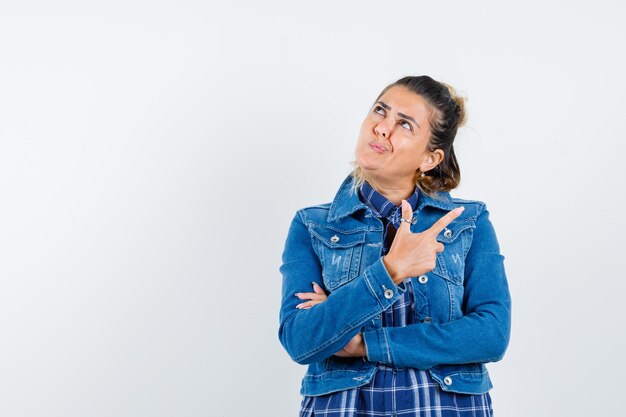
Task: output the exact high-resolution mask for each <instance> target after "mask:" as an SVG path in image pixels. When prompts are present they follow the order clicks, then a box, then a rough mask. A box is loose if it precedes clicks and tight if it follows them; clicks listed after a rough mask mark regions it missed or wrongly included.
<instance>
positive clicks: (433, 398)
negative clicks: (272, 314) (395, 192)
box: [300, 182, 493, 417]
mask: <svg viewBox="0 0 626 417" xmlns="http://www.w3.org/2000/svg"><path fill="white" fill-rule="evenodd" d="M359 191H360V192H359V198H360V199H361V201H363V202H364V203H365V204H367V205H368V206H369V207H370V209H371V210H372V212H373V213H374V215H375V216H377V217H379V218H381V220H382V221H383V225H384V238H383V242H384V245H383V249H382V254H381V255H384V254H386V253H387V252H388V251H389V247H390V246H391V242H389V241H388V240H389V239H388V238H387V237H388V236H390V234H389V233H390V230H391V228H392V227H393V228H396V229H397V228H398V227H399V226H400V218H401V217H402V207H397V206H395V205H394V204H393V203H392V202H390V201H389V200H387V199H386V198H385V197H384V196H383V195H382V194H380V193H379V192H378V191H376V190H375V189H374V188H372V186H371V185H370V184H369V183H367V182H365V183H364V184H363V186H362V187H361V188H360V190H359ZM418 196H419V191H418V189H417V188H416V189H415V191H414V192H413V194H411V196H410V197H409V198H408V199H407V201H408V202H409V204H410V205H411V207H412V208H413V210H415V207H416V205H417V200H418ZM404 283H405V285H406V288H407V290H406V291H405V293H404V296H403V297H402V298H400V299H398V300H397V301H396V302H395V303H394V304H393V305H392V306H391V308H389V309H388V310H386V311H385V313H384V314H383V317H382V325H383V326H384V327H402V326H406V325H410V324H415V323H417V320H416V319H415V317H416V314H415V302H414V300H415V297H414V291H413V284H412V281H411V280H410V279H407V280H405V281H404ZM313 416H315V417H319V416H323V417H362V416H376V417H382V416H391V417H396V416H398V417H399V416H402V417H453V416H454V417H470V416H471V417H488V416H493V411H492V407H491V397H490V395H489V393H485V394H481V395H470V394H458V393H455V392H450V391H443V390H442V389H441V387H440V386H439V384H437V382H435V381H433V379H432V377H431V376H430V374H429V373H428V372H426V371H424V370H420V369H414V368H403V369H400V368H394V367H389V366H387V365H384V364H382V363H379V364H378V369H377V372H376V374H375V375H374V377H373V378H372V380H371V381H370V382H369V383H368V384H366V385H362V386H360V387H356V388H351V389H347V390H343V391H339V392H333V393H330V394H326V395H321V396H317V397H307V396H305V397H303V398H302V404H301V407H300V417H313Z"/></svg>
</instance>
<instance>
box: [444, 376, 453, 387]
mask: <svg viewBox="0 0 626 417" xmlns="http://www.w3.org/2000/svg"><path fill="white" fill-rule="evenodd" d="M443 383H444V384H446V385H452V378H450V377H449V376H447V377H445V378H444V379H443Z"/></svg>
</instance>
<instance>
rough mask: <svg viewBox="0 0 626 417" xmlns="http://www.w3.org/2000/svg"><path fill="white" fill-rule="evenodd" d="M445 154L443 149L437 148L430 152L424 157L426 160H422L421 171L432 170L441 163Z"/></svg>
mask: <svg viewBox="0 0 626 417" xmlns="http://www.w3.org/2000/svg"><path fill="white" fill-rule="evenodd" d="M443 156H444V153H443V151H442V150H441V149H435V150H434V151H432V152H430V153H429V154H428V155H427V156H426V158H425V159H424V162H422V164H421V165H420V171H421V172H426V171H430V170H431V169H433V168H434V167H436V166H437V165H439V164H440V163H441V161H443Z"/></svg>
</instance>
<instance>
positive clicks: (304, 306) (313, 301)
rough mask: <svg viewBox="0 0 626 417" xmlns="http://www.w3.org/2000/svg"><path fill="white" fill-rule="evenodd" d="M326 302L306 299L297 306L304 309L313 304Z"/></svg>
mask: <svg viewBox="0 0 626 417" xmlns="http://www.w3.org/2000/svg"><path fill="white" fill-rule="evenodd" d="M323 302H324V300H310V301H306V302H304V303H300V304H298V305H297V306H296V308H299V309H302V310H306V309H308V308H311V307H313V306H316V305H318V304H322V303H323Z"/></svg>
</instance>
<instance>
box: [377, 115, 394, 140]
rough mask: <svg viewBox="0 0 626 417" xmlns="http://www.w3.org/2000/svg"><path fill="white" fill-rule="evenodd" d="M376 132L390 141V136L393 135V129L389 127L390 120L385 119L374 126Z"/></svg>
mask: <svg viewBox="0 0 626 417" xmlns="http://www.w3.org/2000/svg"><path fill="white" fill-rule="evenodd" d="M374 132H376V134H377V135H378V136H382V137H384V138H385V139H389V135H390V134H391V127H390V125H389V119H385V120H383V121H381V122H380V123H378V124H377V125H376V126H374Z"/></svg>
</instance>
